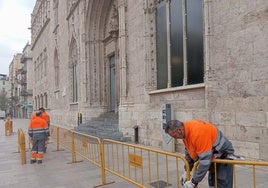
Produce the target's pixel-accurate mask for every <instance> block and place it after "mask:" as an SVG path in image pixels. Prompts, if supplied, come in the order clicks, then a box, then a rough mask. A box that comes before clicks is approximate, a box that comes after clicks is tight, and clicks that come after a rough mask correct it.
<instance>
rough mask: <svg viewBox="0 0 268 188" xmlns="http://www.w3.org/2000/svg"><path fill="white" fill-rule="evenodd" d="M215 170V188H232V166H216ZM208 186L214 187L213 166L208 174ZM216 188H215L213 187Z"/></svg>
mask: <svg viewBox="0 0 268 188" xmlns="http://www.w3.org/2000/svg"><path fill="white" fill-rule="evenodd" d="M216 166H217V167H216V168H217V187H218V188H233V165H231V164H221V163H218V164H216ZM208 185H209V186H215V166H214V163H212V164H211V166H210V169H209V174H208ZM215 187H216V186H215Z"/></svg>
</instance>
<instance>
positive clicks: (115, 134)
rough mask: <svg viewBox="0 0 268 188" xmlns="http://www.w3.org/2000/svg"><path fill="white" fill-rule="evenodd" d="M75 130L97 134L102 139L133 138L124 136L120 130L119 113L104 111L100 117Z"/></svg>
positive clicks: (122, 139)
mask: <svg viewBox="0 0 268 188" xmlns="http://www.w3.org/2000/svg"><path fill="white" fill-rule="evenodd" d="M74 130H75V131H78V132H82V133H86V134H89V135H92V136H96V137H98V138H100V139H112V140H117V141H122V142H126V141H130V140H131V138H129V137H124V135H123V133H122V132H120V131H119V120H118V114H117V113H104V114H101V115H100V116H99V117H96V118H92V120H91V121H89V122H85V123H83V124H80V125H79V126H78V127H75V129H74Z"/></svg>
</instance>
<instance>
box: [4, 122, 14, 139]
mask: <svg viewBox="0 0 268 188" xmlns="http://www.w3.org/2000/svg"><path fill="white" fill-rule="evenodd" d="M12 133H13V122H12V121H11V120H10V119H9V118H6V119H5V135H6V136H10V135H11V134H12Z"/></svg>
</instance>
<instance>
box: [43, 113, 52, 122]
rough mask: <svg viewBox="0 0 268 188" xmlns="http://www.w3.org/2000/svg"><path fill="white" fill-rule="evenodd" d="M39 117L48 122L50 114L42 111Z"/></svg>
mask: <svg viewBox="0 0 268 188" xmlns="http://www.w3.org/2000/svg"><path fill="white" fill-rule="evenodd" d="M41 117H42V118H43V119H44V120H45V121H46V122H49V121H50V116H49V115H48V114H47V113H46V112H42V115H41Z"/></svg>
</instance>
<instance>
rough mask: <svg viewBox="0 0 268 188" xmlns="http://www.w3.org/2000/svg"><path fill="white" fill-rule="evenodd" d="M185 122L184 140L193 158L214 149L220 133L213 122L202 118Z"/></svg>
mask: <svg viewBox="0 0 268 188" xmlns="http://www.w3.org/2000/svg"><path fill="white" fill-rule="evenodd" d="M183 124H184V129H185V139H183V142H184V145H185V147H186V148H187V151H188V153H189V155H190V157H191V158H192V159H196V158H197V157H198V155H199V154H201V153H204V152H207V151H210V150H211V149H212V146H213V143H214V142H215V140H216V137H217V134H218V131H217V128H216V127H215V126H214V125H213V124H211V123H208V122H204V121H201V120H191V121H186V122H184V123H183Z"/></svg>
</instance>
